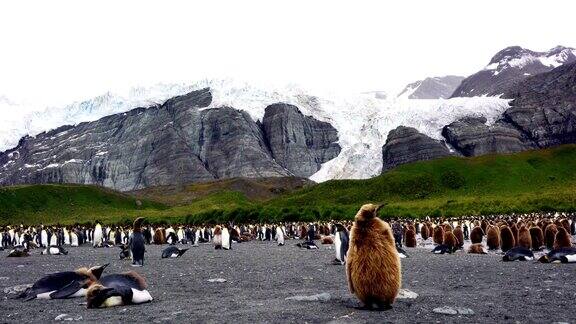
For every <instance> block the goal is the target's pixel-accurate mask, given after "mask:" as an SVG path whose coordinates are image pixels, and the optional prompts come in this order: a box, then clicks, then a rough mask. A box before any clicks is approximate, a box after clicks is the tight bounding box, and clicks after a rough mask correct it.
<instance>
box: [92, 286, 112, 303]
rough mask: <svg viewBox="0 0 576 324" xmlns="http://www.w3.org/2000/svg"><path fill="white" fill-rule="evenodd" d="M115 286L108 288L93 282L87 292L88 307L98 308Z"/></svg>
mask: <svg viewBox="0 0 576 324" xmlns="http://www.w3.org/2000/svg"><path fill="white" fill-rule="evenodd" d="M113 290H114V289H113V288H106V287H104V286H102V285H100V284H93V285H92V286H90V288H89V289H88V292H87V293H86V307H88V308H98V307H100V306H102V304H103V303H104V302H105V301H106V299H108V298H109V297H111V296H110V294H111V292H112V291H113Z"/></svg>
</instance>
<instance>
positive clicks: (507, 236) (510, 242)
mask: <svg viewBox="0 0 576 324" xmlns="http://www.w3.org/2000/svg"><path fill="white" fill-rule="evenodd" d="M515 246H516V240H515V239H514V233H512V230H511V229H510V227H508V226H507V225H504V226H502V227H501V228H500V249H501V250H502V252H506V251H508V250H510V249H511V248H513V247H515Z"/></svg>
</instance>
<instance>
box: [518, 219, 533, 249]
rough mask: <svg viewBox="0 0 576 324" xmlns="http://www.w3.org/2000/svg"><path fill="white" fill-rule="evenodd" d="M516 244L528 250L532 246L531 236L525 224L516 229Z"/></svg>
mask: <svg viewBox="0 0 576 324" xmlns="http://www.w3.org/2000/svg"><path fill="white" fill-rule="evenodd" d="M518 246H520V247H523V248H526V249H528V250H530V249H531V248H532V237H531V236H530V231H528V228H526V226H524V225H522V226H521V227H520V229H519V230H518Z"/></svg>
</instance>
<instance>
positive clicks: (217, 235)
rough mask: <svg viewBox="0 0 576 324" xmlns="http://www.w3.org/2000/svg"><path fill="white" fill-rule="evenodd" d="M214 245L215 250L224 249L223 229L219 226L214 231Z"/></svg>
mask: <svg viewBox="0 0 576 324" xmlns="http://www.w3.org/2000/svg"><path fill="white" fill-rule="evenodd" d="M212 243H213V244H214V249H216V250H220V249H221V248H222V228H221V227H220V226H219V225H218V226H216V228H215V229H214V238H213V239H212Z"/></svg>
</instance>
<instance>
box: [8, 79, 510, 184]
mask: <svg viewBox="0 0 576 324" xmlns="http://www.w3.org/2000/svg"><path fill="white" fill-rule="evenodd" d="M206 87H208V88H210V90H211V93H212V102H211V104H210V105H209V106H208V107H206V108H202V109H203V110H205V109H210V108H219V107H233V108H236V109H240V110H244V111H246V112H248V113H249V115H250V116H251V117H252V119H253V120H255V121H256V120H262V119H263V117H264V112H265V108H266V107H267V106H269V105H271V104H273V103H277V102H283V103H287V104H292V105H295V106H297V107H298V108H299V109H300V110H301V112H302V113H303V114H304V115H309V116H312V117H314V118H315V119H317V120H320V121H324V122H328V123H330V124H331V125H332V126H334V127H335V128H336V129H337V130H338V137H339V142H338V144H339V145H340V147H341V148H342V150H341V153H340V154H339V155H338V156H337V157H336V158H334V159H332V160H330V161H328V162H327V163H324V164H323V165H322V167H321V169H320V170H319V171H318V172H317V173H315V174H314V175H312V176H311V177H310V178H311V179H312V180H314V181H325V180H329V179H348V178H369V177H372V176H375V175H378V174H379V173H380V170H381V168H382V159H381V149H382V145H383V144H384V143H385V141H386V137H387V134H388V132H389V131H390V130H392V129H394V128H396V127H397V126H400V125H404V126H410V127H414V128H416V129H417V130H418V131H420V132H422V133H423V134H426V135H428V136H430V137H432V138H435V139H440V138H441V130H442V127H443V126H444V125H446V124H449V123H450V122H452V121H454V120H457V119H459V118H462V117H465V116H477V117H485V118H486V119H487V121H488V123H492V122H494V120H495V119H496V118H497V117H498V116H500V115H501V113H502V112H503V111H504V110H506V109H507V108H508V107H509V106H508V101H509V100H506V99H499V98H454V99H449V100H443V99H439V100H396V99H387V100H384V99H377V98H376V97H375V96H374V95H373V94H370V93H368V94H353V95H342V94H334V93H325V94H317V93H311V92H309V91H307V90H304V89H301V88H299V87H296V86H290V87H283V88H268V89H266V88H262V87H255V86H252V85H250V84H247V83H243V82H236V81H233V80H203V81H199V82H196V83H191V84H160V85H157V86H154V87H148V88H135V89H132V90H130V91H128V92H127V93H124V94H114V93H107V94H104V95H102V96H99V97H96V98H93V99H91V100H86V101H83V102H77V103H73V104H71V105H68V106H65V107H60V108H46V109H44V110H42V111H36V112H33V113H29V114H26V115H25V116H24V118H15V119H12V120H11V121H10V122H9V126H10V128H9V129H11V130H12V131H16V132H17V134H18V137H20V136H24V135H27V134H31V135H35V134H37V133H40V132H43V131H46V130H49V129H53V128H56V127H58V126H61V125H64V124H78V123H80V122H85V121H92V120H96V119H98V118H101V117H104V116H108V115H111V114H114V113H120V112H124V111H128V110H129V109H132V108H135V107H142V106H151V105H156V104H159V103H162V102H163V101H165V100H166V99H168V98H171V97H174V96H177V95H183V94H186V93H188V92H190V91H192V90H198V89H203V88H206ZM4 129H6V127H4V128H3V129H2V132H0V142H1V143H2V145H3V146H2V149H8V148H10V147H13V146H15V145H16V144H17V141H18V139H17V138H15V136H12V134H9V132H5V131H4Z"/></svg>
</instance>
